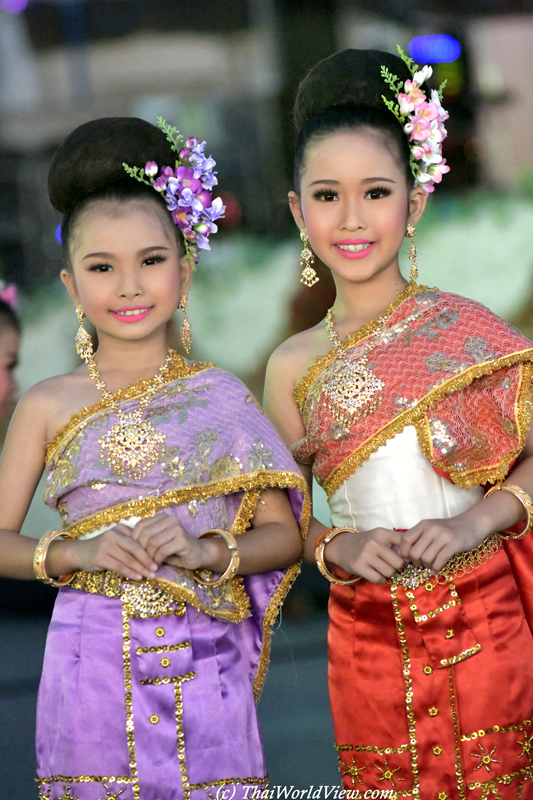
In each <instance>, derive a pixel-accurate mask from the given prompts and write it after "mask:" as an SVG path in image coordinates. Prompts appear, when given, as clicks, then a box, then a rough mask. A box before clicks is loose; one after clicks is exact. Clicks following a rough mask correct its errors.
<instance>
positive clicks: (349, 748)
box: [335, 744, 410, 756]
mask: <svg viewBox="0 0 533 800" xmlns="http://www.w3.org/2000/svg"><path fill="white" fill-rule="evenodd" d="M335 747H336V748H337V751H338V752H339V753H344V752H355V753H378V754H379V755H380V756H389V755H394V754H396V753H398V754H401V753H407V751H408V750H409V749H410V745H408V744H402V745H400V746H399V747H373V746H372V745H370V744H368V745H363V744H336V745H335Z"/></svg>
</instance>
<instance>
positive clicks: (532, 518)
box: [483, 483, 533, 539]
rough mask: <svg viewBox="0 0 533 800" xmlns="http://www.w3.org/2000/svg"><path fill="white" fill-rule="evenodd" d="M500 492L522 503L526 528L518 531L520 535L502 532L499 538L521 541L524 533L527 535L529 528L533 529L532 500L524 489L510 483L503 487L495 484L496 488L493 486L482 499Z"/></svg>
mask: <svg viewBox="0 0 533 800" xmlns="http://www.w3.org/2000/svg"><path fill="white" fill-rule="evenodd" d="M500 490H501V491H502V492H509V494H512V495H514V496H515V497H516V499H517V500H519V501H520V502H521V503H522V505H523V506H524V510H525V512H526V527H525V528H524V530H523V531H520V533H512V532H511V531H503V532H500V536H503V537H504V538H505V539H522V538H523V537H524V536H525V535H526V533H529V531H530V530H531V528H533V500H532V499H531V497H530V496H529V495H528V493H527V492H526V491H525V489H522V487H521V486H516V485H515V484H511V483H509V484H506V485H505V486H504V485H502V484H501V483H497V484H496V486H493V487H492V488H491V489H489V490H488V492H486V493H485V497H484V498H483V499H485V498H487V497H488V496H489V495H490V494H493V492H497V491H500Z"/></svg>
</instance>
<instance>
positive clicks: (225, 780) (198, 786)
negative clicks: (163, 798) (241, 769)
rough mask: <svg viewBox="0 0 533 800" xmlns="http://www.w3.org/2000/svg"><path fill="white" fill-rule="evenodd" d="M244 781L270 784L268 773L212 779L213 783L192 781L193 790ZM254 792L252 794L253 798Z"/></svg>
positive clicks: (261, 784) (258, 784)
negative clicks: (252, 776)
mask: <svg viewBox="0 0 533 800" xmlns="http://www.w3.org/2000/svg"><path fill="white" fill-rule="evenodd" d="M239 783H242V784H244V785H246V784H251V785H252V786H263V785H265V786H266V785H267V784H268V775H265V777H264V778H222V779H221V780H219V781H211V783H191V786H190V789H191V792H194V791H195V790H196V789H209V788H210V787H211V786H213V787H215V786H234V785H235V784H239ZM269 796H270V795H269ZM252 797H254V794H253V793H252V794H251V798H252Z"/></svg>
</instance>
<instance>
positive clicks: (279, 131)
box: [0, 0, 533, 800]
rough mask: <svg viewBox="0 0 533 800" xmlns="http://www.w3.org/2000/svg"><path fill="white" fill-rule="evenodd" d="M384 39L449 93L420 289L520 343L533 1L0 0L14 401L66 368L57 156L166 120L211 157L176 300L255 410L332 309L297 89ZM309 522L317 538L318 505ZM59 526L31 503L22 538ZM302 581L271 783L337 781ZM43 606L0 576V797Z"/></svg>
mask: <svg viewBox="0 0 533 800" xmlns="http://www.w3.org/2000/svg"><path fill="white" fill-rule="evenodd" d="M397 44H400V45H401V46H402V47H403V48H404V50H406V51H409V52H410V53H411V55H412V57H413V58H414V59H415V60H416V61H418V63H420V64H424V63H430V64H432V65H433V69H434V85H438V84H439V83H441V81H443V80H444V79H446V80H447V86H446V89H445V93H444V105H445V107H446V108H447V109H449V111H450V120H449V122H448V123H447V128H448V131H449V136H448V138H447V140H446V141H445V143H444V155H445V157H446V159H447V161H448V163H449V164H450V166H451V167H452V170H451V172H450V173H449V174H448V175H446V176H445V178H444V181H443V183H442V184H441V185H439V186H438V188H437V191H436V193H435V195H433V196H432V197H431V198H430V202H429V207H428V211H427V213H426V215H425V217H424V219H423V221H422V223H421V224H420V225H419V227H418V230H417V242H418V250H419V265H420V274H421V281H422V282H423V283H426V284H429V285H437V286H439V287H440V288H441V289H445V290H451V291H454V292H458V293H460V294H465V295H467V296H469V297H472V298H475V299H476V300H479V301H481V302H483V303H485V304H486V305H488V306H489V307H490V308H491V309H493V310H494V311H495V312H496V313H498V314H500V315H502V316H503V317H505V318H506V319H508V320H510V321H512V322H513V323H515V324H516V325H518V326H519V327H520V328H521V329H522V330H523V331H524V332H525V333H526V335H529V336H533V102H532V98H531V89H532V87H533V57H532V53H533V0H446V2H444V0H427V1H424V0H224V1H223V2H222V0H0V268H1V274H0V277H1V278H2V279H3V280H4V281H6V282H7V283H15V284H16V285H17V287H18V288H19V291H20V294H21V305H20V309H19V310H20V313H21V316H22V321H23V344H22V351H21V363H20V367H19V369H18V380H19V384H20V389H21V391H23V390H25V389H27V388H28V387H29V386H31V385H32V384H33V383H35V382H36V381H38V380H41V379H43V378H45V377H49V376H51V375H54V374H58V373H60V372H64V371H67V370H69V369H71V368H72V367H73V366H75V365H76V364H77V357H76V353H75V350H74V341H73V340H74V333H75V330H76V327H77V325H76V319H75V314H74V311H73V308H72V306H71V304H70V302H69V301H68V299H67V297H66V293H65V292H64V290H63V288H62V286H61V284H60V282H59V278H58V275H59V271H60V268H61V253H60V245H59V243H58V234H57V228H58V225H59V222H60V218H59V215H58V214H57V213H56V212H55V211H54V210H53V209H52V208H51V206H50V205H49V203H48V200H47V193H46V174H47V169H48V164H49V161H50V158H51V155H52V153H53V151H54V149H55V148H56V147H57V145H58V144H59V143H60V142H61V140H62V139H63V138H64V136H65V135H66V134H68V133H69V132H70V131H71V130H72V129H73V128H75V127H76V126H77V125H79V124H81V123H83V122H85V121H87V120H90V119H93V118H97V117H102V116H124V115H125V116H138V117H143V118H145V119H147V120H148V121H150V122H155V120H156V118H157V116H158V115H162V116H164V117H166V119H167V120H168V121H169V122H170V123H171V124H174V125H176V126H177V127H178V128H179V129H180V130H181V131H182V132H183V133H184V134H185V135H186V136H189V135H196V136H198V137H200V138H205V139H206V140H207V142H208V148H207V149H208V152H209V153H213V155H214V157H215V159H216V161H217V165H218V166H217V168H218V174H219V186H218V187H217V188H218V190H219V194H220V195H221V196H222V197H223V200H224V202H225V203H226V206H227V212H226V219H225V220H223V221H222V223H223V224H222V226H221V231H220V233H219V235H217V236H216V237H215V239H214V240H213V250H212V251H211V252H210V253H206V254H203V255H202V259H201V262H200V265H199V268H198V270H197V273H196V275H195V280H194V286H193V289H192V291H191V306H190V318H191V323H192V332H193V348H194V350H193V356H194V357H195V358H198V359H208V360H210V361H215V362H216V363H217V364H218V365H219V366H221V367H225V368H227V369H229V370H231V371H232V372H235V373H236V374H237V375H238V376H239V377H240V378H242V379H243V380H244V381H245V382H246V383H247V384H248V385H249V386H250V387H251V388H252V390H253V391H254V392H255V393H256V394H257V395H258V397H259V398H260V397H261V391H262V382H263V377H264V370H265V365H266V361H267V359H268V356H269V354H270V353H271V351H272V350H273V349H274V348H275V347H276V346H277V344H279V343H280V342H281V341H282V340H283V339H284V338H286V337H287V336H288V335H290V334H291V333H294V332H295V331H297V330H302V329H304V328H306V327H309V326H310V325H313V324H315V323H316V322H317V321H318V320H319V319H321V318H322V317H323V316H324V313H325V310H326V308H327V307H328V306H329V305H330V304H331V301H332V297H333V294H332V286H331V282H330V281H329V280H328V275H327V273H326V271H325V270H324V269H323V268H322V269H321V268H320V267H319V274H320V276H321V281H320V283H318V284H317V285H316V286H315V287H313V288H312V289H307V288H305V287H304V286H302V284H301V283H299V272H300V269H299V251H300V242H299V237H298V232H297V230H296V228H295V226H294V224H293V222H292V218H291V217H290V215H289V212H288V207H287V203H286V195H287V192H288V191H289V190H290V189H291V188H292V145H293V130H292V123H291V107H292V102H293V99H294V95H295V91H296V88H297V85H298V83H299V81H300V80H301V79H302V77H303V76H304V75H305V74H306V72H307V71H308V69H310V68H311V67H312V66H313V65H314V64H316V63H317V62H318V61H319V60H321V59H322V58H325V57H327V56H329V55H331V54H332V53H334V52H336V51H338V50H340V49H343V48H346V47H357V48H378V49H383V50H389V51H391V52H395V50H396V45H397ZM180 322H181V320H178V321H177V324H178V325H179V324H180ZM317 508H318V509H319V512H318V513H319V515H321V516H322V518H323V519H324V521H325V522H327V509H326V508H325V506H324V501H323V497H322V495H320V493H317ZM56 525H57V521H56V519H55V516H54V515H53V514H52V512H50V511H47V510H45V508H44V506H43V504H42V501H41V496H40V493H39V496H38V497H37V498H36V501H35V502H34V504H33V506H32V508H31V510H30V514H29V516H28V519H27V521H26V524H25V528H24V533H26V534H28V535H31V536H35V537H39V536H41V535H42V534H43V532H44V531H46V530H48V529H49V528H51V527H55V526H56ZM0 558H1V554H0ZM317 576H318V573H316V571H315V570H313V569H309V570H305V571H304V574H303V576H302V577H301V578H300V579H299V581H298V582H297V584H296V587H295V588H294V590H293V591H292V593H291V595H290V597H289V600H288V602H287V604H286V605H285V608H284V621H283V624H282V625H281V628H280V630H279V631H278V632H277V634H276V636H275V637H274V648H273V657H274V660H273V664H272V666H271V670H270V674H269V679H268V680H267V684H266V689H265V693H264V698H263V700H262V701H261V703H260V706H259V709H260V715H261V720H262V725H263V731H264V738H265V747H266V754H267V761H268V764H269V771H270V775H271V780H272V783H273V784H280V783H288V784H289V785H291V784H294V785H295V786H300V787H308V786H310V785H311V784H315V785H317V784H321V783H322V784H333V783H336V782H338V773H337V769H336V755H335V749H334V747H333V736H332V729H331V722H330V719H329V709H328V700H327V687H326V649H325V647H326V645H325V635H326V612H325V606H326V602H327V586H325V585H324V583H323V582H322V580H321V579H320V580H319V579H318V577H317ZM52 604H53V591H52V590H48V589H47V587H40V586H35V585H33V584H29V583H28V584H25V583H24V584H23V583H17V582H15V581H6V580H3V581H0V611H1V612H2V617H1V620H0V800H4V799H5V800H8V799H9V800H26V798H28V799H29V798H34V797H36V790H35V788H34V784H33V776H34V770H35V764H34V753H33V738H34V706H35V695H36V690H37V685H38V679H39V674H40V667H41V661H42V652H43V647H44V638H45V635H46V626H47V621H48V617H49V614H50V610H51V606H52Z"/></svg>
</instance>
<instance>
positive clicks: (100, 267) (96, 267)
mask: <svg viewBox="0 0 533 800" xmlns="http://www.w3.org/2000/svg"><path fill="white" fill-rule="evenodd" d="M110 270H111V265H110V264H91V266H90V267H89V272H110Z"/></svg>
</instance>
